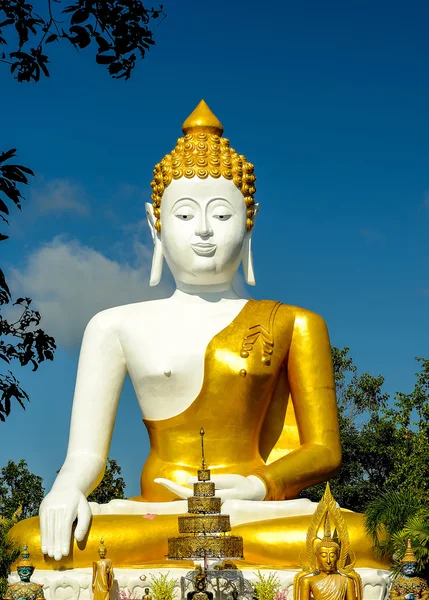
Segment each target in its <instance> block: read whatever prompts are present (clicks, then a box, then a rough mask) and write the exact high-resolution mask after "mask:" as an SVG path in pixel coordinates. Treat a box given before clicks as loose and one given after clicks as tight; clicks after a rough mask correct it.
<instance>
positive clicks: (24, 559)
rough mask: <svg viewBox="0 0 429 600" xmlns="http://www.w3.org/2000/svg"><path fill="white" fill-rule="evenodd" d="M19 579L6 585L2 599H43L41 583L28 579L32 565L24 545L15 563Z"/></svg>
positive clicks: (32, 569)
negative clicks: (19, 557) (19, 558)
mask: <svg viewBox="0 0 429 600" xmlns="http://www.w3.org/2000/svg"><path fill="white" fill-rule="evenodd" d="M16 570H17V571H18V575H19V579H20V581H19V582H18V583H11V584H9V585H8V586H7V590H6V595H5V597H4V600H42V599H43V600H44V598H45V594H44V593H43V585H40V584H39V583H34V582H32V581H30V579H31V576H32V575H33V573H34V565H33V564H32V563H31V561H30V553H29V552H28V547H27V546H24V548H23V550H22V554H21V560H20V561H19V562H18V564H17V565H16Z"/></svg>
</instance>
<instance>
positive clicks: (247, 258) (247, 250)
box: [241, 233, 256, 285]
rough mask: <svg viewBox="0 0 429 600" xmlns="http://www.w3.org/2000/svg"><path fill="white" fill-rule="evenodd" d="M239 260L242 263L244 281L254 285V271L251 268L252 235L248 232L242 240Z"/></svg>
mask: <svg viewBox="0 0 429 600" xmlns="http://www.w3.org/2000/svg"><path fill="white" fill-rule="evenodd" d="M241 260H242V263H243V273H244V279H245V281H246V283H247V284H248V285H256V281H255V272H254V270H253V256H252V236H251V234H250V233H249V234H248V235H247V237H246V240H245V242H244V246H243V253H242V255H241Z"/></svg>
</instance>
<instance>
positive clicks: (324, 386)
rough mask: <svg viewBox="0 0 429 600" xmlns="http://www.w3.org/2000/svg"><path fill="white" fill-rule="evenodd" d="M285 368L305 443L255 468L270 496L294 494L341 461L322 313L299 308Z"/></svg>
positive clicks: (332, 470) (327, 474)
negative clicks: (261, 467) (265, 464)
mask: <svg viewBox="0 0 429 600" xmlns="http://www.w3.org/2000/svg"><path fill="white" fill-rule="evenodd" d="M286 367H287V373H288V380H289V386H290V393H291V398H292V402H293V407H294V410H295V417H296V422H297V426H298V432H299V438H300V443H301V445H300V446H299V448H297V449H295V450H293V451H292V452H290V453H289V454H287V455H286V456H284V457H282V458H280V459H278V460H277V461H275V462H273V463H271V464H270V465H267V466H266V467H264V468H263V469H259V470H258V472H255V475H258V476H259V477H260V478H261V479H262V480H263V481H264V483H265V486H266V487H267V496H266V500H284V499H290V498H296V496H297V495H298V493H299V492H300V491H301V490H302V489H304V488H306V487H308V486H310V485H314V484H316V483H320V482H321V481H326V480H327V479H330V478H331V477H333V476H334V475H335V474H336V473H337V472H338V469H339V468H340V465H341V445H340V434H339V426H338V413H337V404H336V400H335V385H334V375H333V368H332V357H331V345H330V342H329V335H328V330H327V327H326V324H325V322H324V320H323V319H322V318H321V317H320V316H318V315H316V314H314V313H312V312H310V311H306V310H302V309H297V313H296V316H295V322H294V329H293V334H292V341H291V345H290V350H289V353H288V357H287V359H286Z"/></svg>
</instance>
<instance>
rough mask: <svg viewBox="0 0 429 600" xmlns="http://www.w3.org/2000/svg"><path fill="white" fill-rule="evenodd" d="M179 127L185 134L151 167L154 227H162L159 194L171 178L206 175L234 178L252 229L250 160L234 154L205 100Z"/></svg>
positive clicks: (205, 176) (252, 194)
mask: <svg viewBox="0 0 429 600" xmlns="http://www.w3.org/2000/svg"><path fill="white" fill-rule="evenodd" d="M182 131H183V134H184V136H185V137H181V138H179V139H178V140H177V145H176V147H175V148H174V150H172V151H171V152H170V154H166V155H165V156H164V158H163V159H162V160H161V162H160V163H158V164H157V165H155V168H154V170H153V175H154V179H153V181H152V182H151V184H150V185H151V187H152V200H153V213H154V216H155V218H156V222H155V228H156V229H157V231H161V220H160V218H161V200H162V195H163V194H164V190H165V188H166V187H168V186H169V185H170V183H171V182H172V180H173V179H180V178H181V177H186V178H187V179H192V178H193V177H199V178H200V179H207V177H208V176H209V175H210V176H211V177H214V178H216V179H218V178H219V177H224V178H225V179H229V180H232V181H233V182H234V184H235V186H236V187H237V188H238V189H239V190H240V191H241V193H242V194H243V196H244V202H245V204H246V207H247V222H246V226H247V230H248V231H249V230H250V229H252V227H253V217H254V215H255V209H254V205H255V200H254V194H255V192H256V188H255V181H256V177H255V175H254V166H253V165H252V163H250V162H248V161H247V160H246V157H245V156H243V155H242V154H237V152H236V151H235V150H234V149H233V148H231V147H230V145H229V140H228V139H227V138H224V137H221V136H222V133H223V127H222V124H221V123H220V121H219V120H218V118H217V117H216V116H215V115H214V114H213V113H212V111H211V110H210V108H209V107H208V106H207V104H206V103H205V102H204V100H201V102H200V103H199V104H198V106H197V107H196V109H195V110H194V111H193V113H192V114H191V115H189V117H188V118H187V119H186V121H185V122H184V123H183V126H182Z"/></svg>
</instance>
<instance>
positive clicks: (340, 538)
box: [293, 483, 363, 600]
mask: <svg viewBox="0 0 429 600" xmlns="http://www.w3.org/2000/svg"><path fill="white" fill-rule="evenodd" d="M331 524H333V525H334V526H335V533H334V535H331ZM322 526H323V537H322V538H320V537H319V529H320V528H321V527H322ZM306 554H307V564H305V565H303V566H302V570H301V571H300V572H299V573H297V574H296V575H295V579H294V594H293V597H294V600H310V598H313V599H314V600H362V598H363V593H362V580H361V578H360V575H359V574H358V573H356V571H355V570H354V568H353V566H354V563H355V559H354V556H352V553H351V551H350V543H349V534H348V531H347V525H346V522H345V520H344V517H343V515H342V513H341V509H340V508H339V507H338V506H337V503H336V502H335V500H334V498H333V496H332V494H331V490H330V487H329V483H327V484H326V490H325V493H324V495H323V498H322V499H321V501H320V502H319V504H318V506H317V508H316V511H315V513H314V515H313V517H312V519H311V522H310V526H309V528H308V532H307V543H306Z"/></svg>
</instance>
